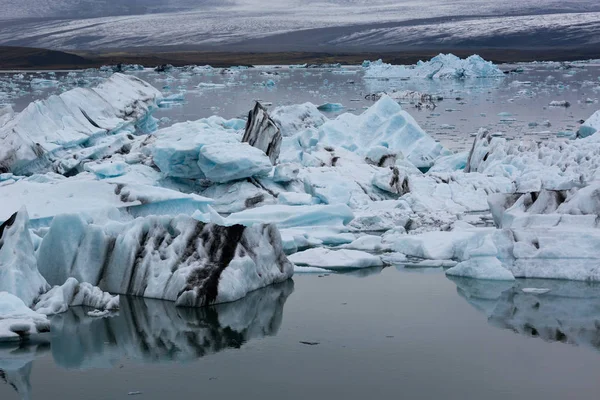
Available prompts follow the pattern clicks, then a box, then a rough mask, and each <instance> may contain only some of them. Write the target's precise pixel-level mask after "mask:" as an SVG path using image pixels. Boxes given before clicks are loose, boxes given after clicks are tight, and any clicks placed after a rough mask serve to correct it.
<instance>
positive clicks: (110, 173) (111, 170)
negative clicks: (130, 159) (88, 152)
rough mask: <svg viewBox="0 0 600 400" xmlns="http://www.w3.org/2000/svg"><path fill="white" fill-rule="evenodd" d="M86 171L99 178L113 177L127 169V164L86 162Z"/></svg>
mask: <svg viewBox="0 0 600 400" xmlns="http://www.w3.org/2000/svg"><path fill="white" fill-rule="evenodd" d="M85 169H86V171H90V172H93V173H94V174H96V176H97V177H98V178H100V179H104V178H114V177H115V176H121V175H124V174H126V173H127V171H129V165H127V164H126V163H124V162H120V161H117V162H110V161H109V162H104V163H101V164H89V163H88V164H86V165H85Z"/></svg>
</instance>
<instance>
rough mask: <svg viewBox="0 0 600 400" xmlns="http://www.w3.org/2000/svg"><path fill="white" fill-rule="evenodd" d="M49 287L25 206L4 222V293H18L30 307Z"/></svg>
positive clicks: (0, 262) (0, 267)
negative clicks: (40, 266) (35, 246)
mask: <svg viewBox="0 0 600 400" xmlns="http://www.w3.org/2000/svg"><path fill="white" fill-rule="evenodd" d="M48 289H49V286H48V283H47V282H46V280H45V279H44V277H43V276H42V275H41V274H40V272H39V270H38V267H37V262H36V258H35V252H34V245H33V241H32V237H31V233H30V231H29V216H28V215H27V210H25V209H24V208H23V209H21V210H20V211H18V212H17V213H15V214H13V215H12V217H10V218H9V219H8V220H6V221H5V222H4V223H3V224H2V225H0V292H6V293H9V294H11V295H13V296H17V297H18V298H19V299H21V301H22V302H23V303H24V304H26V305H27V306H30V305H32V304H33V302H34V300H35V299H36V298H37V297H38V296H39V295H40V294H42V293H44V292H46V291H47V290H48ZM1 317H2V313H1V312H0V318H1Z"/></svg>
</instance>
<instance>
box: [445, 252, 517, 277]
mask: <svg viewBox="0 0 600 400" xmlns="http://www.w3.org/2000/svg"><path fill="white" fill-rule="evenodd" d="M446 274H447V275H452V276H462V277H466V278H475V279H485V280H494V281H514V280H515V277H514V276H513V274H512V273H511V272H510V271H509V270H507V269H506V268H504V267H503V266H502V263H501V262H500V261H499V260H498V259H497V258H495V257H477V258H472V259H470V260H467V261H463V262H461V263H460V264H458V265H457V266H455V267H452V268H450V269H449V270H447V271H446Z"/></svg>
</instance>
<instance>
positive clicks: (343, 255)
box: [289, 247, 383, 269]
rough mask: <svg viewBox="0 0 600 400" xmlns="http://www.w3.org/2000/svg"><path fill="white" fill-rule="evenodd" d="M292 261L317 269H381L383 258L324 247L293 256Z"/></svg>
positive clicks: (354, 251)
mask: <svg viewBox="0 0 600 400" xmlns="http://www.w3.org/2000/svg"><path fill="white" fill-rule="evenodd" d="M289 259H290V261H291V262H293V263H294V264H297V265H308V266H312V267H317V268H326V269H343V268H369V267H381V266H382V265H383V262H382V261H381V258H380V257H378V256H375V255H372V254H369V253H366V252H364V251H359V250H331V249H326V248H323V247H320V248H316V249H309V250H305V251H302V252H300V253H295V254H292V255H291V256H290V257H289Z"/></svg>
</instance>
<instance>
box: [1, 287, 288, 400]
mask: <svg viewBox="0 0 600 400" xmlns="http://www.w3.org/2000/svg"><path fill="white" fill-rule="evenodd" d="M293 291H294V282H293V281H292V280H287V281H285V282H283V283H280V284H277V285H272V286H268V287H266V288H263V289H260V290H257V291H255V292H252V293H250V294H248V296H246V297H244V298H243V299H242V300H239V301H236V302H234V303H226V304H218V305H215V306H211V307H203V308H182V307H176V306H175V303H173V302H168V301H162V300H153V299H145V298H133V297H125V296H121V309H120V311H119V313H118V314H113V315H112V316H111V317H107V318H92V317H89V316H88V315H87V311H88V310H87V309H84V308H81V307H76V308H72V309H70V310H69V311H68V312H66V313H64V314H60V315H57V316H56V317H53V318H52V331H51V332H52V334H51V336H50V343H49V344H41V345H37V346H36V347H34V346H29V347H24V348H18V347H15V346H12V347H0V381H1V380H4V381H5V382H6V383H7V384H10V385H12V386H13V388H14V389H15V390H16V391H17V392H19V395H20V396H21V398H22V399H28V398H29V397H30V392H31V385H30V383H29V376H30V373H31V369H32V365H33V362H34V361H35V359H36V358H37V357H40V356H42V355H44V354H47V353H48V351H51V353H52V357H53V359H54V363H55V364H56V365H58V366H60V367H62V368H66V369H92V368H110V367H113V366H114V365H117V364H118V363H119V362H120V361H121V360H123V359H128V360H134V361H136V362H140V363H165V362H191V361H194V360H196V359H198V358H200V357H203V356H206V355H209V354H213V353H217V352H219V351H223V350H226V349H237V348H240V347H241V346H242V345H243V344H244V343H246V342H248V341H249V340H252V339H256V338H261V337H265V336H274V335H276V334H277V332H278V331H279V328H280V327H281V322H282V317H283V306H284V304H285V302H286V300H287V298H288V297H289V295H290V294H292V292H293Z"/></svg>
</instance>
